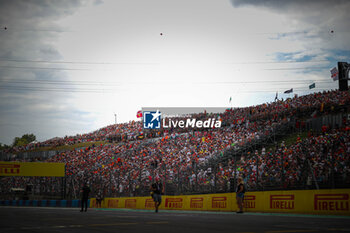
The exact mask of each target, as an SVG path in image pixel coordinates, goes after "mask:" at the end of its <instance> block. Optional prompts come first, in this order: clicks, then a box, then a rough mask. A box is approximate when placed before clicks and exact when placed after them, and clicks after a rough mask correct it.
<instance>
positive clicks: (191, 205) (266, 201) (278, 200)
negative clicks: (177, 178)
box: [90, 189, 350, 215]
mask: <svg viewBox="0 0 350 233" xmlns="http://www.w3.org/2000/svg"><path fill="white" fill-rule="evenodd" d="M349 196H350V189H329V190H295V191H262V192H247V193H246V194H245V198H244V206H245V207H244V210H245V211H246V212H270V213H274V212H279V213H305V214H327V215H350V200H349ZM90 206H91V207H93V208H94V207H96V199H95V198H92V199H91V202H90ZM101 207H102V208H129V209H149V210H151V209H154V202H153V200H152V198H151V197H150V196H149V197H124V198H104V200H103V201H102V204H101ZM159 209H160V210H198V211H236V210H237V204H236V195H235V193H222V194H205V195H186V196H162V203H161V205H160V207H159Z"/></svg>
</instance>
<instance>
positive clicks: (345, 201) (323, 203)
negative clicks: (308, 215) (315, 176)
mask: <svg viewBox="0 0 350 233" xmlns="http://www.w3.org/2000/svg"><path fill="white" fill-rule="evenodd" d="M314 210H319V211H322V210H327V211H328V210H329V211H349V194H346V193H345V194H315V196H314Z"/></svg>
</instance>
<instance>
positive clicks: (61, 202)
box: [0, 200, 90, 207]
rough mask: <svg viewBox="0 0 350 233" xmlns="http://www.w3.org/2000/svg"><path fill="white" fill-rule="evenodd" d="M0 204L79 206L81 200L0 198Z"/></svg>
mask: <svg viewBox="0 0 350 233" xmlns="http://www.w3.org/2000/svg"><path fill="white" fill-rule="evenodd" d="M88 205H90V200H89V203H88ZM0 206H35V207H80V206H81V202H80V200H0Z"/></svg>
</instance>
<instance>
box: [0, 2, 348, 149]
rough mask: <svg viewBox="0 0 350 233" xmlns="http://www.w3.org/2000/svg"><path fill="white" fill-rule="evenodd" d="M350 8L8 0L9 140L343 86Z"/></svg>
mask: <svg viewBox="0 0 350 233" xmlns="http://www.w3.org/2000/svg"><path fill="white" fill-rule="evenodd" d="M305 2H307V3H305ZM349 10H350V1H345V0H344V1H343V0H338V1H337V0H333V1H329V0H318V1H316V0H308V1H302V0H296V1H281V0H176V1H169V0H147V1H145V0H113V1H112V0H110V1H107V0H106V1H102V0H95V1H93V0H92V1H79V0H75V1H72V0H67V1H63V0H59V1H53V0H46V1H45V0H37V1H36V0H23V1H19V0H0V26H1V30H0V142H1V143H6V144H10V143H12V140H13V138H14V137H16V136H22V135H23V134H25V133H34V134H35V135H36V136H37V139H38V140H39V141H43V140H46V139H49V138H52V137H55V136H60V137H62V136H65V135H75V134H77V133H87V132H91V131H93V130H96V129H98V128H101V127H104V126H107V125H110V124H113V123H114V120H115V118H114V114H117V121H118V122H128V121H129V120H135V119H136V112H137V111H138V110H140V109H141V108H142V107H152V106H162V107H182V106H184V107H189V106H193V107H206V106H208V107H225V106H227V107H231V106H232V107H241V106H251V105H258V104H262V103H265V102H271V101H273V100H274V97H275V95H276V92H278V97H279V98H286V97H288V96H289V95H286V94H283V92H284V91H285V90H287V89H290V88H293V89H294V93H293V94H298V95H304V94H309V93H312V92H314V91H322V90H330V89H336V88H337V87H338V84H337V82H333V81H332V80H331V78H330V69H331V68H333V67H334V66H336V65H337V64H336V62H337V61H346V62H350V42H349V41H350V31H349V28H350V27H349V26H350V25H349V22H350V16H349V12H350V11H349ZM313 82H315V83H316V88H315V89H312V90H309V89H308V86H309V85H310V84H312V83H313ZM230 97H232V102H231V103H229V99H230Z"/></svg>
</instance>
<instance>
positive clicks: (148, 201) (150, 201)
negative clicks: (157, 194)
mask: <svg viewBox="0 0 350 233" xmlns="http://www.w3.org/2000/svg"><path fill="white" fill-rule="evenodd" d="M155 207H156V205H155V204H154V201H153V199H146V201H145V208H149V209H150V208H152V209H153V208H155Z"/></svg>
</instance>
